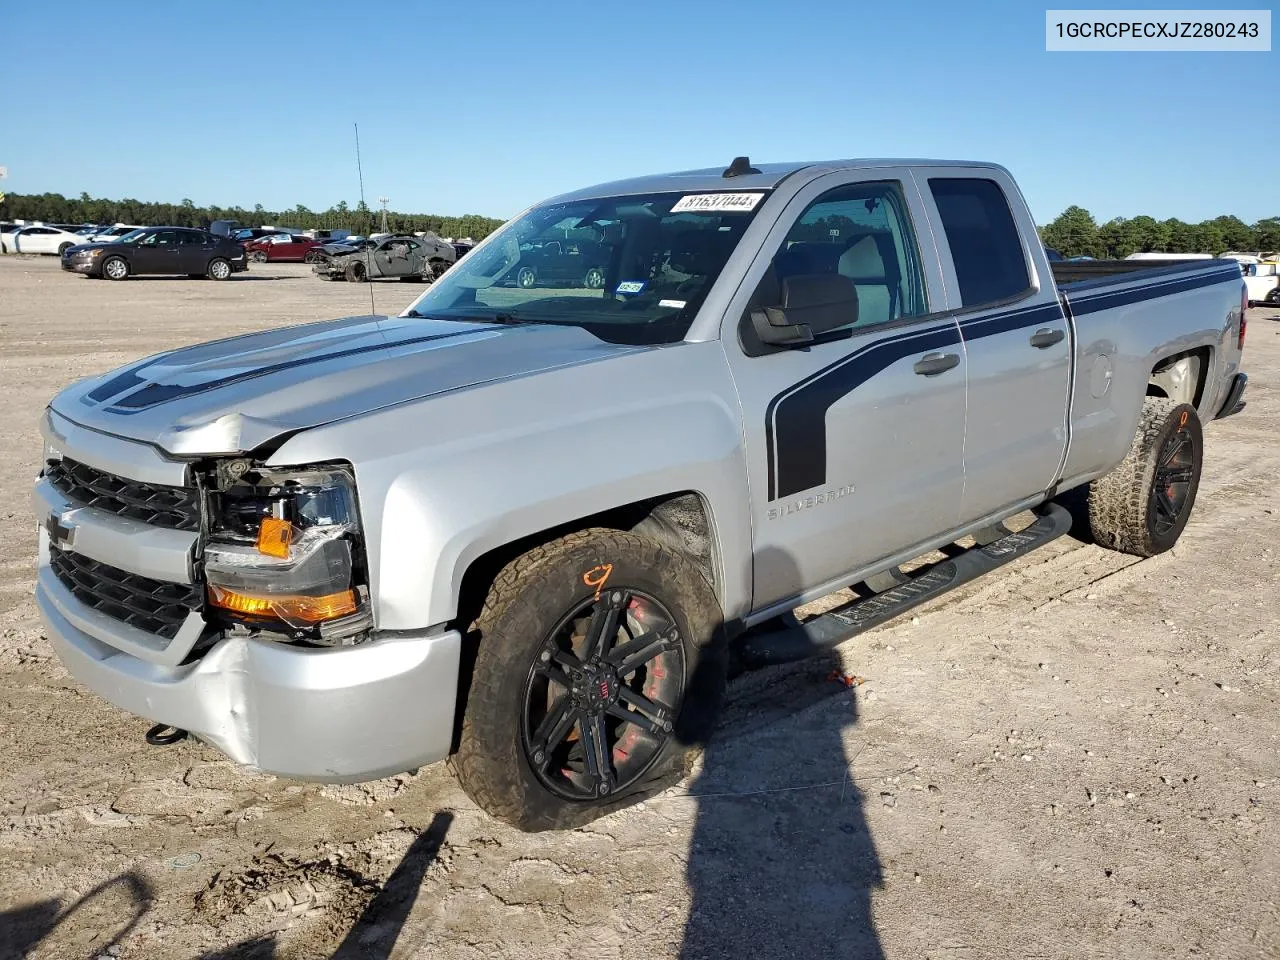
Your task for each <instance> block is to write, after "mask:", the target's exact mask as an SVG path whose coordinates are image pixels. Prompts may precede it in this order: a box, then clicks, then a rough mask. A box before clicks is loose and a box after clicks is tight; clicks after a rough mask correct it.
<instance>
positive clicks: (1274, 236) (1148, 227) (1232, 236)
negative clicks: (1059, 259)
mask: <svg viewBox="0 0 1280 960" xmlns="http://www.w3.org/2000/svg"><path fill="white" fill-rule="evenodd" d="M1040 237H1041V239H1042V240H1044V244H1045V246H1047V247H1053V248H1054V249H1055V250H1058V251H1060V252H1061V253H1062V255H1063V256H1064V257H1094V258H1096V259H1099V260H1123V259H1124V258H1125V257H1127V256H1128V255H1129V254H1131V253H1211V254H1213V255H1214V256H1217V255H1218V254H1221V253H1224V252H1226V251H1227V250H1236V251H1262V252H1264V253H1266V252H1274V251H1278V250H1280V217H1266V218H1265V219H1262V220H1259V221H1258V222H1257V223H1255V224H1252V225H1250V224H1247V223H1245V222H1244V221H1243V220H1241V219H1240V218H1239V217H1231V216H1221V217H1214V218H1213V219H1212V220H1203V221H1201V222H1200V223H1184V222H1183V221H1181V220H1178V219H1176V218H1173V219H1169V220H1157V219H1155V218H1154V217H1133V218H1130V219H1126V218H1125V217H1116V218H1115V219H1114V220H1108V221H1107V222H1106V223H1104V224H1102V225H1101V226H1099V225H1098V223H1097V221H1096V220H1094V218H1093V214H1091V213H1090V212H1089V211H1088V210H1086V209H1084V207H1076V206H1071V207H1067V209H1066V210H1063V211H1062V213H1061V214H1059V215H1058V217H1057V219H1055V220H1054V221H1053V222H1052V223H1050V224H1048V225H1046V226H1043V227H1041V228H1040Z"/></svg>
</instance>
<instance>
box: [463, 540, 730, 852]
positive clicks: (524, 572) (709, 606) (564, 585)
mask: <svg viewBox="0 0 1280 960" xmlns="http://www.w3.org/2000/svg"><path fill="white" fill-rule="evenodd" d="M473 629H474V634H475V639H477V640H478V644H479V645H478V649H477V653H476V660H475V666H474V670H473V671H472V682H471V689H470V692H469V695H468V697H467V704H466V712H465V714H464V716H463V721H462V733H461V737H460V740H459V746H458V752H457V754H456V755H455V756H454V757H453V760H452V764H453V768H454V770H455V771H456V773H457V775H458V779H459V781H460V782H461V784H462V787H463V789H465V790H466V791H467V793H468V794H469V795H470V796H471V798H472V799H473V800H474V801H475V802H476V803H477V804H479V805H480V806H481V807H483V808H484V809H485V810H486V811H487V812H488V813H490V814H491V815H493V816H495V817H497V818H499V819H501V820H505V821H507V822H508V823H511V824H513V825H515V826H517V827H519V828H520V829H522V830H548V829H564V828H569V827H574V826H579V825H581V824H583V823H587V822H589V821H591V820H594V819H596V818H597V817H599V816H602V815H603V814H605V813H608V812H610V811H612V810H616V809H618V808H620V807H623V806H626V805H628V804H631V803H634V802H636V801H638V800H641V799H643V798H644V797H646V796H650V795H652V794H653V793H655V792H657V791H658V790H661V789H662V788H664V787H666V786H668V785H669V784H670V783H672V782H674V781H675V780H676V779H678V778H679V777H680V775H681V774H682V772H683V769H684V765H683V761H684V758H685V754H686V752H687V751H688V749H689V748H690V747H691V746H694V745H697V744H699V743H701V742H702V741H704V740H705V738H706V737H707V736H708V734H709V732H710V728H711V724H712V722H713V719H714V716H715V712H716V709H717V707H718V705H719V702H720V699H721V697H722V696H723V692H724V685H725V675H726V653H725V644H724V641H723V635H724V634H723V629H722V625H721V617H720V609H719V605H718V603H717V602H716V598H715V594H714V593H713V592H712V590H711V586H710V584H708V583H707V581H706V579H705V578H704V577H703V575H702V573H701V571H699V570H698V569H697V567H695V566H694V565H693V563H692V562H691V561H689V560H688V559H686V558H685V557H684V556H682V555H681V554H679V553H678V552H676V551H673V550H669V549H667V548H666V547H664V546H662V545H661V544H659V543H657V542H656V541H653V540H650V539H648V538H646V537H641V536H638V535H636V534H632V533H624V532H620V531H617V530H604V529H593V530H585V531H581V532H578V533H573V534H569V535H568V536H565V537H561V538H560V539H558V540H553V541H552V542H551V543H548V544H546V545H544V546H541V547H538V548H535V549H534V550H532V551H530V552H529V553H526V554H524V555H523V556H521V557H519V558H518V559H516V560H514V561H512V562H511V563H510V564H508V565H507V567H506V568H504V569H503V571H502V572H501V573H500V574H499V575H498V576H497V578H496V579H495V580H494V583H493V585H492V587H491V588H490V589H489V593H488V596H487V598H486V599H485V603H484V606H483V609H482V611H481V613H480V615H479V616H478V617H477V619H476V622H475V624H474V627H473Z"/></svg>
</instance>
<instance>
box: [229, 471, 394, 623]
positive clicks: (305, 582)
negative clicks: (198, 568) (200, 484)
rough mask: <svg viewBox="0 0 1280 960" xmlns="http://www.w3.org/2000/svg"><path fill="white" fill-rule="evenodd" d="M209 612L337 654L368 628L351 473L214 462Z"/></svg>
mask: <svg viewBox="0 0 1280 960" xmlns="http://www.w3.org/2000/svg"><path fill="white" fill-rule="evenodd" d="M208 502H209V507H210V509H209V522H208V524H207V540H206V542H205V546H204V577H205V583H206V587H207V591H208V601H209V603H208V608H209V612H210V613H211V614H213V615H215V616H216V617H217V618H218V619H220V620H222V621H223V622H224V623H226V624H228V625H229V626H231V628H232V629H233V631H234V632H243V631H245V630H249V631H257V632H264V633H266V634H273V635H276V636H277V637H279V638H281V639H289V640H293V641H300V642H304V643H315V644H320V645H323V646H342V645H350V644H354V643H360V642H361V641H362V640H364V639H366V637H367V634H368V631H369V628H370V627H371V626H372V625H373V616H372V613H371V611H370V609H369V590H368V586H367V583H368V580H367V576H366V572H365V562H364V541H363V537H362V536H361V530H360V513H359V509H358V507H357V504H356V492H355V478H354V477H353V475H352V473H351V470H350V468H348V467H342V466H324V467H314V468H310V467H309V468H301V469H296V470H279V469H272V468H267V467H261V466H255V465H254V464H252V463H250V462H249V461H247V460H233V461H230V462H227V463H223V464H219V466H218V469H217V471H216V485H215V489H214V490H213V491H212V492H211V493H210V497H209V501H208Z"/></svg>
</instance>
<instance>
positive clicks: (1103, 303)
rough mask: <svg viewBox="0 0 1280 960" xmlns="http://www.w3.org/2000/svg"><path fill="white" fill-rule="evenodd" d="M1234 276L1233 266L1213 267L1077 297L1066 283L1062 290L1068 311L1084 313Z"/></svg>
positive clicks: (1215, 282)
mask: <svg viewBox="0 0 1280 960" xmlns="http://www.w3.org/2000/svg"><path fill="white" fill-rule="evenodd" d="M1234 277H1235V270H1234V269H1233V270H1215V271H1214V272H1212V273H1202V274H1197V275H1196V276H1193V277H1180V278H1177V279H1174V280H1165V281H1163V282H1161V283H1149V284H1145V285H1143V286H1139V287H1130V288H1129V289H1127V290H1115V291H1108V292H1103V293H1097V294H1093V295H1092V296H1087V297H1080V298H1079V299H1076V298H1075V297H1073V296H1071V287H1070V286H1068V287H1066V288H1065V289H1064V291H1063V292H1064V293H1065V294H1066V296H1067V300H1068V301H1069V302H1070V304H1071V312H1072V313H1073V314H1075V315H1076V316H1079V315H1081V314H1084V313H1097V312H1098V311H1099V310H1110V309H1111V308H1113V307H1125V306H1128V305H1129V304H1131V303H1140V302H1142V301H1143V300H1154V299H1156V298H1157V297H1167V296H1170V295H1172V294H1175V293H1185V292H1187V291H1188V290H1198V289H1200V288H1201V287H1212V286H1214V285H1215V284H1219V283H1225V282H1227V281H1228V280H1232V279H1234Z"/></svg>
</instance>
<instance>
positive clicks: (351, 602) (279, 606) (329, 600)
mask: <svg viewBox="0 0 1280 960" xmlns="http://www.w3.org/2000/svg"><path fill="white" fill-rule="evenodd" d="M209 602H210V603H211V604H213V606H215V607H221V608H222V609H224V610H230V611H232V612H233V613H243V614H247V615H249V616H253V617H278V618H279V619H281V620H283V621H285V622H286V623H290V624H297V623H304V624H306V623H321V622H323V621H325V620H336V619H337V618H338V617H345V616H347V614H350V613H355V612H356V610H357V609H358V608H359V604H358V603H357V601H356V592H355V591H354V590H342V591H340V592H339V593H329V594H325V595H324V596H322V597H304V596H298V595H285V596H279V597H251V596H249V595H248V594H244V593H236V592H235V591H234V590H228V589H227V588H226V587H216V586H214V585H213V584H210V585H209Z"/></svg>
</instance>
